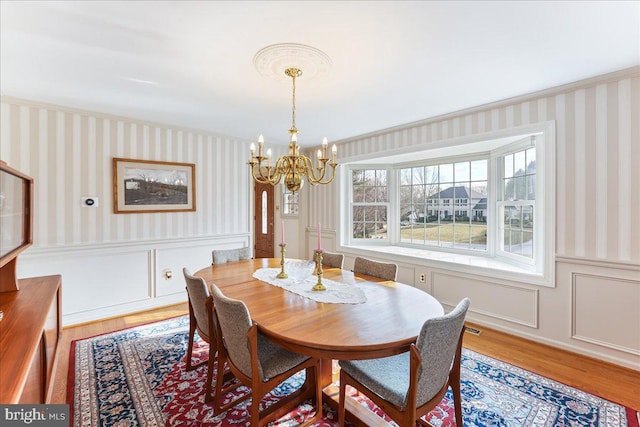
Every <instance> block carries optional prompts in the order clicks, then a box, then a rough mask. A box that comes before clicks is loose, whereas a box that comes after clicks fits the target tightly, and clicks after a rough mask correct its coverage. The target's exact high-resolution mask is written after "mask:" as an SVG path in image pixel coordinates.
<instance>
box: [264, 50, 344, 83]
mask: <svg viewBox="0 0 640 427" xmlns="http://www.w3.org/2000/svg"><path fill="white" fill-rule="evenodd" d="M253 65H254V66H255V67H256V70H258V73H260V75H261V76H263V77H268V78H270V79H274V80H286V79H287V74H285V71H286V70H287V69H289V68H298V69H301V70H304V77H305V80H312V79H316V78H322V77H325V76H326V75H328V74H329V72H330V71H331V66H332V65H333V64H332V62H331V58H329V56H328V55H327V54H326V53H324V52H323V51H321V50H319V49H316V48H315V47H311V46H307V45H304V44H299V43H278V44H272V45H270V46H267V47H265V48H263V49H260V50H259V51H258V53H256V54H255V56H254V57H253Z"/></svg>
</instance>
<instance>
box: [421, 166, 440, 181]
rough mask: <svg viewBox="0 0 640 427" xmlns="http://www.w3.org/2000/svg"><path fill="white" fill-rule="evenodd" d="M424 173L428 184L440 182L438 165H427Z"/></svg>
mask: <svg viewBox="0 0 640 427" xmlns="http://www.w3.org/2000/svg"><path fill="white" fill-rule="evenodd" d="M424 174H425V176H424V179H425V183H426V184H435V183H437V182H438V166H427V167H426V168H425V172H424Z"/></svg>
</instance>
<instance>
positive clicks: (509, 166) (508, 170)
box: [504, 154, 513, 179]
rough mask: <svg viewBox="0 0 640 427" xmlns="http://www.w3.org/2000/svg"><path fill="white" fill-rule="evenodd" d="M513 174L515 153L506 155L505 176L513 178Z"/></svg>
mask: <svg viewBox="0 0 640 427" xmlns="http://www.w3.org/2000/svg"><path fill="white" fill-rule="evenodd" d="M512 176H513V154H509V155H508V156H504V178H505V179H506V178H511V177H512Z"/></svg>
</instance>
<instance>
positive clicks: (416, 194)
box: [411, 185, 425, 204]
mask: <svg viewBox="0 0 640 427" xmlns="http://www.w3.org/2000/svg"><path fill="white" fill-rule="evenodd" d="M411 190H412V191H411V193H412V197H413V203H417V204H424V201H425V199H424V186H423V185H414V186H413V187H411Z"/></svg>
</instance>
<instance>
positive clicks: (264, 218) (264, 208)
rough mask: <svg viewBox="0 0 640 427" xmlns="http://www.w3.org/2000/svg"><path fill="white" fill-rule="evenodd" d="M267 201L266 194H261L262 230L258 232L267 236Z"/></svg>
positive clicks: (264, 192)
mask: <svg viewBox="0 0 640 427" xmlns="http://www.w3.org/2000/svg"><path fill="white" fill-rule="evenodd" d="M268 207H269V206H268V201H267V192H266V191H263V192H262V212H261V214H260V215H261V219H260V221H262V229H261V230H260V231H261V232H262V234H267V210H268Z"/></svg>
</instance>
